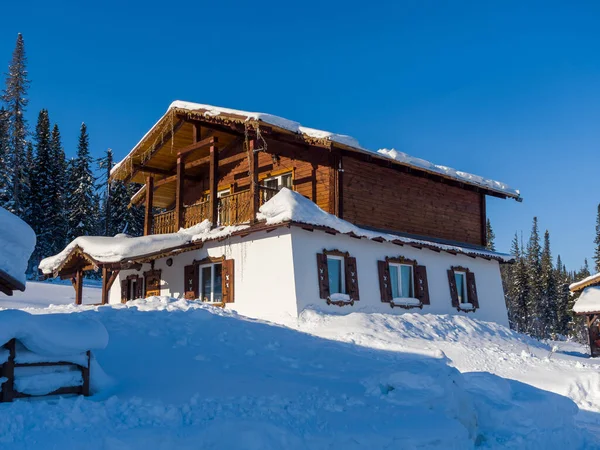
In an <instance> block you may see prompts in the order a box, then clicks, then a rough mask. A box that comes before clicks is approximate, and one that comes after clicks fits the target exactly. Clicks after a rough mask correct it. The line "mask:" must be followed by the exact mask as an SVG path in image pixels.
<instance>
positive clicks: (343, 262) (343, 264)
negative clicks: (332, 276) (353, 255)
mask: <svg viewBox="0 0 600 450" xmlns="http://www.w3.org/2000/svg"><path fill="white" fill-rule="evenodd" d="M326 256H327V259H336V260H338V261H340V262H341V264H340V278H341V286H342V292H333V293H332V292H331V286H329V294H330V295H332V294H345V293H346V258H344V257H343V256H337V255H326ZM327 273H328V275H329V267H327ZM327 281H328V282H329V279H328V280H327Z"/></svg>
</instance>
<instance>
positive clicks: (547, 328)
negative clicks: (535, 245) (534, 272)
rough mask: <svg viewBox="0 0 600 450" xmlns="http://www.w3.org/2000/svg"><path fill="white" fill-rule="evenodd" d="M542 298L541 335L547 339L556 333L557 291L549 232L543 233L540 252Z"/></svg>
mask: <svg viewBox="0 0 600 450" xmlns="http://www.w3.org/2000/svg"><path fill="white" fill-rule="evenodd" d="M541 264H542V274H541V284H542V297H541V304H540V307H541V317H540V319H541V321H542V326H543V330H542V335H543V336H544V337H546V338H549V337H550V336H551V334H553V333H556V332H557V328H558V325H557V324H558V315H557V303H558V302H557V298H556V297H557V290H556V284H557V283H556V272H555V270H554V266H553V262H552V253H551V251H550V232H549V231H548V230H546V232H545V233H544V248H543V250H542V259H541Z"/></svg>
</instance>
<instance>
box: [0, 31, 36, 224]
mask: <svg viewBox="0 0 600 450" xmlns="http://www.w3.org/2000/svg"><path fill="white" fill-rule="evenodd" d="M28 87H29V80H28V78H27V57H26V56H25V43H24V42H23V36H22V35H21V34H20V33H19V35H18V36H17V43H16V45H15V50H14V52H13V56H12V60H11V63H10V65H9V66H8V73H7V74H6V88H5V90H4V92H3V94H2V100H3V101H4V103H5V104H6V113H7V117H8V135H9V139H8V141H9V155H10V157H9V164H10V167H11V168H12V173H11V174H10V181H9V189H10V199H9V201H8V202H7V203H6V204H4V205H0V206H4V207H7V208H8V209H9V210H10V211H11V212H14V213H16V214H17V215H18V216H20V217H22V216H23V214H24V211H23V205H22V203H23V198H24V195H23V193H22V192H21V187H22V186H23V184H24V183H25V173H24V172H25V167H24V166H25V156H26V153H25V152H26V146H27V142H26V139H27V122H26V120H25V108H26V107H27V103H28V99H27V89H28Z"/></svg>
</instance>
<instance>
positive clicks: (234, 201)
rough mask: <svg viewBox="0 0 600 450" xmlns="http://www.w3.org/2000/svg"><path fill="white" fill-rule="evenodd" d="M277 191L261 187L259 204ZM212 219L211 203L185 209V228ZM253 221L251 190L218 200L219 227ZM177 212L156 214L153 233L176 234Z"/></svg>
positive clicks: (205, 202)
mask: <svg viewBox="0 0 600 450" xmlns="http://www.w3.org/2000/svg"><path fill="white" fill-rule="evenodd" d="M277 192H278V191H277V189H272V188H266V187H264V186H261V187H260V191H259V204H260V205H263V204H264V203H265V202H267V201H269V200H270V199H271V198H273V196H274V195H275V194H276V193H277ZM206 219H210V202H209V201H208V200H204V201H201V202H198V203H195V204H193V205H189V206H185V207H184V209H183V226H184V227H185V228H189V227H191V226H194V225H196V224H199V223H201V222H202V221H204V220H206ZM251 220H252V197H251V194H250V190H245V191H241V192H236V193H233V194H228V195H223V196H222V197H220V198H218V199H217V222H218V224H217V225H222V226H226V225H235V224H241V223H247V222H250V221H251ZM176 231H177V230H176V229H175V210H171V211H166V212H162V213H159V214H155V215H154V218H153V226H152V233H153V234H163V233H174V232H176Z"/></svg>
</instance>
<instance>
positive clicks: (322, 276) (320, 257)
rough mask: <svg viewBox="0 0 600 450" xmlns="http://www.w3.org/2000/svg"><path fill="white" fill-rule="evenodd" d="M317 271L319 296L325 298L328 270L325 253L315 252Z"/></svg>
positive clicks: (327, 289)
mask: <svg viewBox="0 0 600 450" xmlns="http://www.w3.org/2000/svg"><path fill="white" fill-rule="evenodd" d="M317 271H318V281H319V296H320V297H321V298H322V299H324V300H326V299H328V298H329V272H328V271H327V255H325V254H324V253H317Z"/></svg>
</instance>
